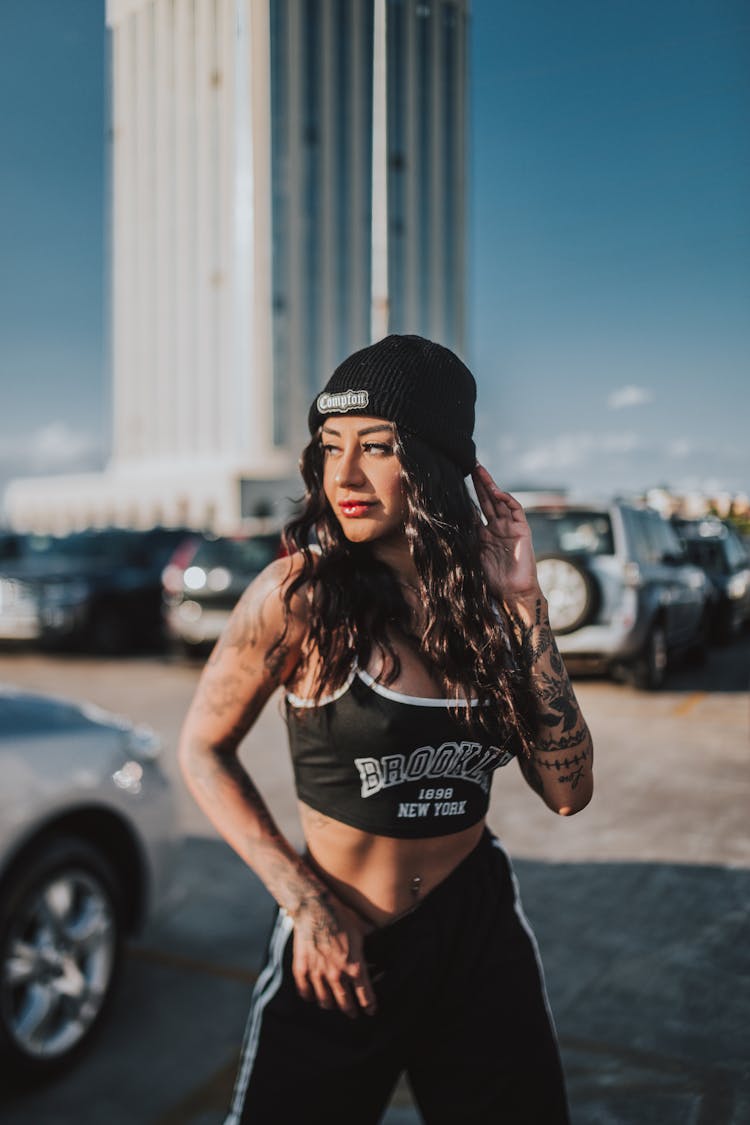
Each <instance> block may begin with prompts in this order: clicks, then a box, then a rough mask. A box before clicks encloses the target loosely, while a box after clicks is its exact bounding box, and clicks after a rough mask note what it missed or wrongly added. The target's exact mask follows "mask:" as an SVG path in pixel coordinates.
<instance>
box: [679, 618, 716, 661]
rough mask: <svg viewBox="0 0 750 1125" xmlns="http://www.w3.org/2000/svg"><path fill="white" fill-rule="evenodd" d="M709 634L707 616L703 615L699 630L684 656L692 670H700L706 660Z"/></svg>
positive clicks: (709, 628) (709, 627)
mask: <svg viewBox="0 0 750 1125" xmlns="http://www.w3.org/2000/svg"><path fill="white" fill-rule="evenodd" d="M710 632H711V626H710V623H709V619H708V616H707V615H706V614H704V616H703V617H702V618H701V623H700V628H699V630H698V633H697V635H696V638H695V640H694V641H693V642H692V643H691V644H690V646H689V647H688V650H687V652H686V654H685V658H686V660H687V663H688V664H690V665H691V667H693V668H702V667H703V665H704V664H705V663H706V660H707V659H708V638H709V635H710Z"/></svg>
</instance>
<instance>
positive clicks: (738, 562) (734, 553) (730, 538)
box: [726, 530, 748, 570]
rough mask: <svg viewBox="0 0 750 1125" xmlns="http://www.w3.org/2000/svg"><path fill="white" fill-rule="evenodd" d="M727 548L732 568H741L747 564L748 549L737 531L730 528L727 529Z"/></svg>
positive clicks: (728, 559)
mask: <svg viewBox="0 0 750 1125" xmlns="http://www.w3.org/2000/svg"><path fill="white" fill-rule="evenodd" d="M726 548H727V562H728V563H729V567H730V569H731V570H739V569H740V567H743V566H747V564H748V557H747V551H746V550H745V548H744V546H743V545H742V543H741V542H740V540H739V539H738V538H737V536H736V535H735V533H734V532H733V531H730V530H728V531H727V538H726Z"/></svg>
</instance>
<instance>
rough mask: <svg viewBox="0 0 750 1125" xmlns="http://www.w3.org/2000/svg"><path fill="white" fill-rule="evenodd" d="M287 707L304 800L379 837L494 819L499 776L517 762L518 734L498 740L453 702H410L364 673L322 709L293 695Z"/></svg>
mask: <svg viewBox="0 0 750 1125" xmlns="http://www.w3.org/2000/svg"><path fill="white" fill-rule="evenodd" d="M464 706H466V704H465V703H464ZM286 710H287V722H288V726H289V745H290V750H291V755H292V764H293V767H294V778H295V784H296V788H297V796H298V797H299V798H300V800H301V801H304V802H305V804H306V805H309V806H310V807H311V808H313V809H316V810H317V811H318V812H321V813H325V815H326V816H330V817H333V818H334V819H335V820H340V821H343V823H344V824H350V825H352V827H354V828H361V829H363V830H364V831H365V832H373V833H375V834H377V835H379V836H396V837H402V838H425V837H430V836H448V835H450V834H451V833H452V832H460V831H461V830H462V829H464V828H469V827H471V825H473V824H476V823H477V822H478V821H480V820H481V819H482V817H483V816H484V815H485V813H486V812H487V807H488V805H489V799H490V786H491V783H492V775H493V771H494V770H496V769H497V768H498V766H504V765H506V763H507V762H509V761H510V760H511V758H513V757H515V755H516V749H515V745H516V744H515V738H514V735H513V732H512V731H510V730H509V729H500V730H498V731H497V733H496V736H495V737H494V738H489V736H488V735H487V733H486V732H485V731H483V730H482V729H481V728H480V727H479V726H478V724H476V723H471V724H468V725H467V723H466V722H465V721H464V717H463V716H457V715H456V713H455V710H454V709H453V708H452V707H450V706H449V704H448V703H447V702H446V701H445V700H441V699H419V698H415V697H414V696H410V695H401V694H400V693H398V692H394V691H391V690H390V689H389V688H387V687H384V686H383V685H382V684H379V683H377V682H376V681H375V680H373V678H372V677H371V676H370V675H369V674H368V673H366V672H363V671H361V670H355V671H354V672H352V675H351V677H350V679H349V681H348V683H347V684H346V685H345V687H343V688H342V689H341V690H340V691H338V692H336V693H335V695H333V696H329V697H327V698H326V697H324V698H323V700H322V702H321V703H320V704H319V705H317V706H316V705H314V704H313V703H312V702H311V701H309V700H303V699H299V698H298V697H297V696H295V695H292V694H289V695H287V700H286Z"/></svg>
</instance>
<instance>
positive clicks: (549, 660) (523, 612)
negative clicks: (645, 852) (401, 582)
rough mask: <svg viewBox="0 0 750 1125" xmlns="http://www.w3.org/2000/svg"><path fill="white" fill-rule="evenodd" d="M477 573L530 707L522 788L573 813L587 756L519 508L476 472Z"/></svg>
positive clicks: (586, 737) (588, 787)
mask: <svg viewBox="0 0 750 1125" xmlns="http://www.w3.org/2000/svg"><path fill="white" fill-rule="evenodd" d="M472 475H473V480H474V487H475V488H476V492H477V498H478V499H479V504H480V507H481V509H482V512H483V513H484V516H485V519H486V521H487V523H486V525H484V526H483V527H482V528H481V531H480V538H481V543H482V566H483V568H484V572H485V576H486V578H487V584H488V586H489V589H490V591H491V593H492V594H493V595H494V596H495V598H496V599H497V601H498V602H502V603H503V604H504V606H505V610H506V613H507V614H508V617H509V620H510V623H511V628H512V630H513V633H514V635H515V640H516V645H517V650H518V655H519V660H520V664H521V666H522V668H523V671H524V673H525V674H526V675H527V676H528V677H529V686H530V688H531V692H532V696H533V697H534V700H535V701H536V730H535V731H533V732H532V733H533V734H535V735H536V746H535V751H534V754H533V756H532V758H531V759H529V758H527V757H525V756H519V759H518V760H519V764H520V766H521V770H522V772H523V775H524V777H525V778H526V780H527V782H528V783H529V785H530V786H531V787H532V789H534V790H535V791H536V792H537V793H538V794H539V796H540V797H541V798H542V800H543V801H544V802H545V803H546V804H547V805H549V807H550V808H551V809H553V810H554V811H555V812H558V813H560V814H562V815H563V816H569V815H570V814H571V813H576V812H579V811H580V810H581V809H582V808H584V807H585V806H586V805H587V804H588V803H589V801H590V800H591V794H592V790H593V779H592V766H593V758H594V750H593V746H592V743H591V735H590V734H589V729H588V727H587V726H586V723H585V720H584V718H583V715H582V714H581V711H580V709H579V707H578V700H577V699H576V697H575V695H574V694H573V689H572V687H571V686H570V680H569V679H568V674H567V672H566V671H565V666H564V664H563V662H562V658H561V656H560V653H559V652H558V651H557V645H556V644H555V638H554V636H553V633H552V630H551V629H550V625H549V617H548V615H547V602H546V601H545V598H544V595H543V594H542V592H541V590H540V589H539V582H538V579H537V573H536V560H535V558H534V550H533V547H532V543H531V530H530V528H529V525H528V522H527V520H526V516H525V515H524V511H523V508H522V507H521V505H520V504H519V502H518V501H517V500H516V499H515V497H513V496H511V495H510V493H509V492H503V491H502V489H500V488H498V486H497V485H496V484H495V482H494V480H493V479H492V477H491V476H490V474H489V473H488V472H487V470H486V469H485V468H484V466H483V465H479V464H477V466H476V468H475V470H474V473H473V474H472Z"/></svg>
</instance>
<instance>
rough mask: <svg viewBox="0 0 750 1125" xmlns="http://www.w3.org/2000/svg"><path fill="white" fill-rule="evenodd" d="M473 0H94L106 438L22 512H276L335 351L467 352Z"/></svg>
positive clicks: (228, 518) (33, 487)
mask: <svg viewBox="0 0 750 1125" xmlns="http://www.w3.org/2000/svg"><path fill="white" fill-rule="evenodd" d="M467 7H468V5H467V2H466V0H430V2H420V3H417V2H414V0H108V3H107V23H108V26H109V28H110V31H111V37H110V42H111V125H112V130H111V135H112V147H111V191H112V200H111V215H112V232H111V275H112V276H111V301H110V307H111V314H110V325H111V331H110V335H111V350H112V381H113V391H112V404H113V410H112V455H111V460H110V463H109V465H108V466H107V469H106V470H105V471H104V472H103V473H102V474H81V475H78V476H76V477H70V476H61V477H52V478H44V479H43V480H40V479H36V480H26V481H16V482H13V484H11V485H10V486H9V489H8V493H7V495H6V509H7V511H8V515H9V518H10V520H11V522H12V523H13V524H14V525H15V526H17V527H28V528H32V527H34V528H37V529H40V530H41V529H46V530H60V531H62V530H66V529H67V528H68V527H77V526H86V525H89V524H105V523H118V524H132V525H136V526H149V525H151V524H152V523H165V524H189V525H191V526H196V527H210V528H213V529H215V530H218V531H224V530H236V529H238V527H240V526H242V524H243V523H245V522H247V521H252V519H253V517H256V516H258V515H261V514H266V513H268V512H271V511H273V512H277V513H278V514H279V515H280V514H281V513H282V509H283V508H284V507H285V506H286V505H287V503H288V501H287V498H289V497H292V496H294V495H295V493H297V494H298V493H299V492H300V491H301V488H300V483H299V479H298V477H297V474H296V463H297V459H298V455H299V450H300V448H301V445H302V443H303V442H304V441H305V440H306V436H307V432H306V425H305V422H306V415H307V407H308V405H309V403H310V401H311V400H312V398H313V396H314V394H315V392H316V391H317V390H318V389H319V387H320V386H321V385H322V383H323V382H324V381H325V379H326V378H327V376H328V374H329V373H330V371H331V370H332V369H333V367H334V366H335V365H336V364H337V363H338V362H339V361H340V360H341V359H342V358H343V357H344V356H346V355H347V354H349V353H350V352H351V351H352V350H354V349H355V348H357V347H361V346H364V345H365V344H366V343H368V342H369V341H370V340H371V339H373V338H377V337H378V336H379V335H382V334H384V333H385V332H386V331H394V332H418V333H420V334H423V335H427V336H432V337H434V338H436V339H439V340H441V341H443V342H444V343H447V344H448V345H450V346H452V347H454V348H455V349H456V350H458V351H459V352H462V351H463V350H464V346H465V313H464V306H465V292H464V287H465V242H466V232H465V212H466V168H467V151H466V148H467V144H466V84H467V71H466V47H467V20H468V12H467ZM376 307H377V310H378V311H377V315H375V314H374V309H375V308H376Z"/></svg>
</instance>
